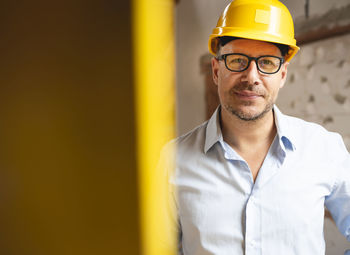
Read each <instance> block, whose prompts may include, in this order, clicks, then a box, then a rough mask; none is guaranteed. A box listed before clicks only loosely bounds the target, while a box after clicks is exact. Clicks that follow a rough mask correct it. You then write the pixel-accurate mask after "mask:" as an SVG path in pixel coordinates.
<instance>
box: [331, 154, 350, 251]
mask: <svg viewBox="0 0 350 255" xmlns="http://www.w3.org/2000/svg"><path fill="white" fill-rule="evenodd" d="M337 170H338V171H337V172H338V174H337V180H336V183H335V184H334V187H333V189H332V192H331V194H330V195H329V196H327V197H326V201H325V205H326V207H327V208H328V210H329V211H330V213H331V214H332V217H333V219H334V221H335V223H336V225H337V227H338V229H339V230H340V232H341V233H342V234H343V235H344V236H345V237H346V238H347V240H348V241H349V242H350V156H349V154H347V155H346V156H345V159H344V160H342V162H341V164H340V166H339V169H337ZM345 254H346V255H350V250H348V251H347V252H346V253H345Z"/></svg>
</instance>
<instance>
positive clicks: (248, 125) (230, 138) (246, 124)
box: [221, 107, 276, 151]
mask: <svg viewBox="0 0 350 255" xmlns="http://www.w3.org/2000/svg"><path fill="white" fill-rule="evenodd" d="M221 129H222V134H223V138H224V141H225V142H226V143H228V144H229V145H230V146H231V147H232V148H234V149H236V150H237V151H246V150H251V149H252V148H255V147H256V148H259V147H260V146H264V147H265V146H267V147H269V146H270V145H271V143H272V141H273V139H274V137H275V135H276V126H275V121H274V114H273V111H272V110H270V111H269V112H267V113H266V114H265V115H264V116H262V117H261V118H259V119H257V120H254V121H245V120H241V119H239V118H238V117H237V116H235V115H233V114H231V113H229V112H228V111H226V110H225V109H223V107H222V108H221Z"/></svg>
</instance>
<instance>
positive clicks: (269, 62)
mask: <svg viewBox="0 0 350 255" xmlns="http://www.w3.org/2000/svg"><path fill="white" fill-rule="evenodd" d="M259 62H260V65H264V66H266V65H274V62H273V61H271V60H269V59H261V60H260V61H259Z"/></svg>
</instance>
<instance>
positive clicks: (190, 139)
mask: <svg viewBox="0 0 350 255" xmlns="http://www.w3.org/2000/svg"><path fill="white" fill-rule="evenodd" d="M207 125H208V121H206V122H204V123H202V124H201V125H199V126H197V127H195V128H194V129H192V130H191V131H189V132H187V133H186V134H184V135H181V136H179V137H177V138H176V139H175V140H174V143H175V144H176V147H177V153H178V154H183V153H188V152H191V153H194V152H195V151H203V149H204V144H205V139H206V131H207Z"/></svg>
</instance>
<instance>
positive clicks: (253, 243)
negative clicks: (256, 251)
mask: <svg viewBox="0 0 350 255" xmlns="http://www.w3.org/2000/svg"><path fill="white" fill-rule="evenodd" d="M250 246H251V247H253V248H255V247H256V246H257V245H256V242H255V241H254V240H252V241H250Z"/></svg>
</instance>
